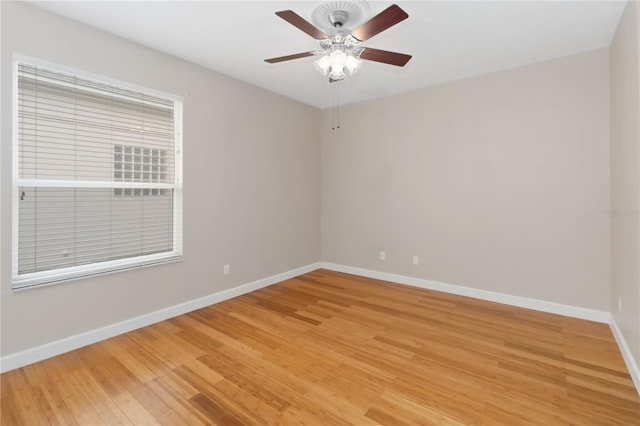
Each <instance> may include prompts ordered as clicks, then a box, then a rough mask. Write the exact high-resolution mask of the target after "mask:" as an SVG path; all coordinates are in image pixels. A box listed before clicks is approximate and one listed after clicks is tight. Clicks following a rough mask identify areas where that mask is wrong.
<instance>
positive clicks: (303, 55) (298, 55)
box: [264, 52, 313, 64]
mask: <svg viewBox="0 0 640 426" xmlns="http://www.w3.org/2000/svg"><path fill="white" fill-rule="evenodd" d="M307 56H313V52H304V53H296V54H295V55H287V56H280V57H278V58H271V59H265V60H264V61H265V62H269V63H270V64H275V63H276V62H283V61H290V60H292V59H299V58H306V57H307Z"/></svg>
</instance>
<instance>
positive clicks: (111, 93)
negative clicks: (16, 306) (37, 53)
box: [13, 61, 182, 289]
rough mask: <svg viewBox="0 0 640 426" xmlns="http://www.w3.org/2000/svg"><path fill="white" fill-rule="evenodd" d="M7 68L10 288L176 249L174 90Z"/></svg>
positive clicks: (109, 268)
mask: <svg viewBox="0 0 640 426" xmlns="http://www.w3.org/2000/svg"><path fill="white" fill-rule="evenodd" d="M31 62H33V61H31ZM15 74H16V75H15V76H16V80H15V85H14V87H16V90H15V107H14V111H16V120H15V126H14V128H15V129H16V130H15V137H14V157H13V158H14V161H13V167H14V171H15V172H14V209H13V211H14V222H13V223H14V227H13V289H21V288H27V287H33V286H38V285H44V284H51V283H55V282H59V281H66V280H69V279H75V278H81V277H88V276H93V275H97V274H102V273H107V272H114V271H119V270H126V269H131V268H137V267H141V266H146V265H152V264H157V263H164V262H168V261H174V260H179V259H181V257H182V188H181V170H182V156H181V123H182V104H181V101H180V99H178V98H176V97H175V96H171V95H166V94H159V93H156V92H152V91H150V90H148V89H140V88H135V87H128V85H125V84H122V83H115V84H112V83H107V82H104V81H100V80H104V79H103V78H94V77H87V76H84V75H80V74H79V73H77V72H68V71H67V70H60V69H55V68H54V67H51V66H49V65H46V66H40V65H33V64H30V63H27V62H26V61H25V62H22V61H18V62H16V67H15Z"/></svg>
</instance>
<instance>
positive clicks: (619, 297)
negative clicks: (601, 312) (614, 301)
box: [618, 296, 622, 312]
mask: <svg viewBox="0 0 640 426" xmlns="http://www.w3.org/2000/svg"><path fill="white" fill-rule="evenodd" d="M618 312H622V297H621V296H618Z"/></svg>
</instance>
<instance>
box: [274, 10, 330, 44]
mask: <svg viewBox="0 0 640 426" xmlns="http://www.w3.org/2000/svg"><path fill="white" fill-rule="evenodd" d="M276 15H278V16H279V17H281V18H282V19H284V20H285V21H287V22H288V23H290V24H291V25H293V26H294V27H296V28H298V29H300V30H302V31H304V32H305V33H307V34H309V35H310V36H311V37H313V38H315V39H316V40H322V39H325V38H327V35H326V34H325V33H323V32H322V31H320V30H319V29H318V28H316V27H314V26H313V25H311V24H310V23H309V22H307V21H306V20H305V19H304V18H303V17H301V16H300V15H298V14H297V13H295V12H294V11H293V10H282V11H280V12H276Z"/></svg>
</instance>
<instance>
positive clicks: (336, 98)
mask: <svg viewBox="0 0 640 426" xmlns="http://www.w3.org/2000/svg"><path fill="white" fill-rule="evenodd" d="M332 95H333V96H332V98H333V99H332V102H331V104H332V108H331V130H336V129H340V87H339V86H338V85H334V87H333V88H332Z"/></svg>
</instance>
